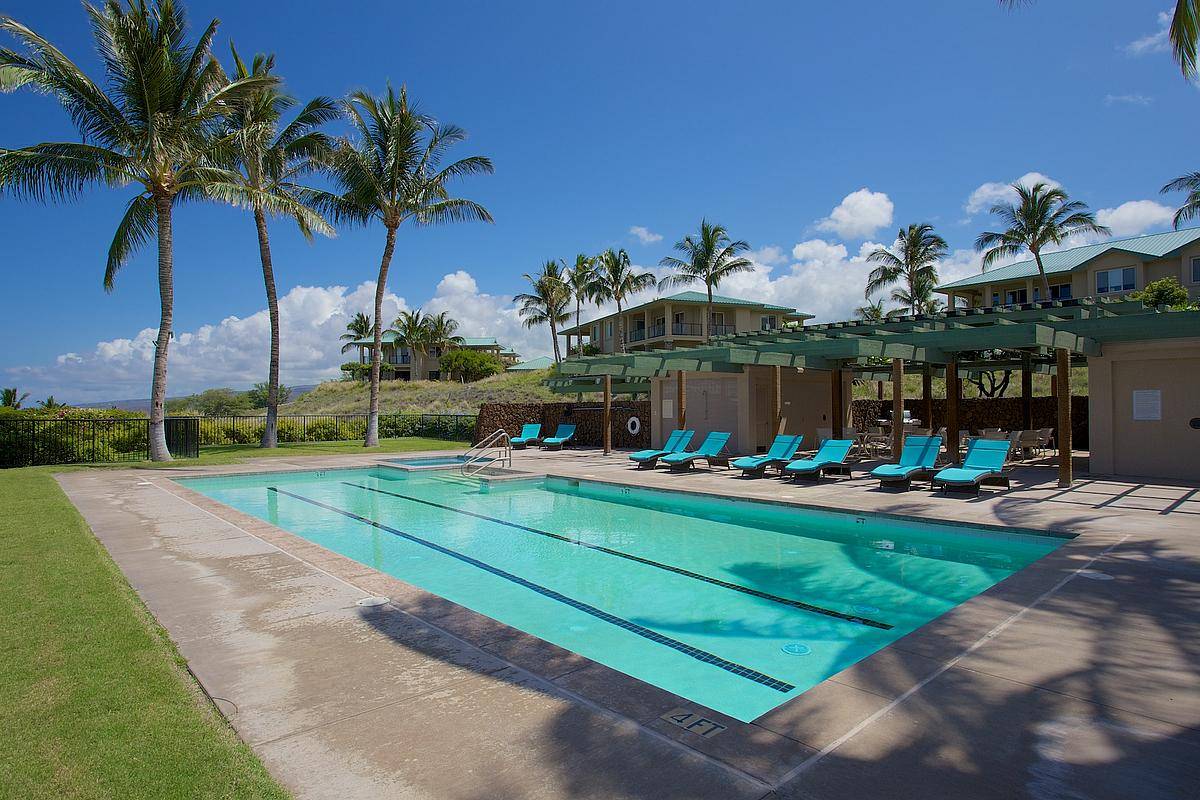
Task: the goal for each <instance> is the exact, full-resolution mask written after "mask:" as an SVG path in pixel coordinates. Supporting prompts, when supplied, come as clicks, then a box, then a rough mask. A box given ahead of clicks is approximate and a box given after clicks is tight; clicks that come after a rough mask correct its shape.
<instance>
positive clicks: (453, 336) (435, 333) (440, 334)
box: [426, 311, 463, 378]
mask: <svg viewBox="0 0 1200 800" xmlns="http://www.w3.org/2000/svg"><path fill="white" fill-rule="evenodd" d="M426 320H427V323H428V345H429V347H430V348H431V349H432V350H434V351H435V352H436V353H438V357H439V358H440V357H441V354H442V353H444V352H446V351H447V350H451V349H453V348H455V347H458V346H460V345H461V344H462V343H463V337H461V336H459V335H458V320H456V319H453V318H452V317H451V316H450V313H449V312H447V311H440V312H438V313H437V314H434V315H432V316H430V317H426ZM444 377H446V378H448V377H449V376H444Z"/></svg>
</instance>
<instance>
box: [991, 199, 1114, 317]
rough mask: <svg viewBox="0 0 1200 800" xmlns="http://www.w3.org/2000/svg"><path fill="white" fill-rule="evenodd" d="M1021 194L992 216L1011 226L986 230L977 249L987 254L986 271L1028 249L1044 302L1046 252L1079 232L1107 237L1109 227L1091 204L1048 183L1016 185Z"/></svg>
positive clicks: (999, 206) (1047, 282)
mask: <svg viewBox="0 0 1200 800" xmlns="http://www.w3.org/2000/svg"><path fill="white" fill-rule="evenodd" d="M1012 188H1013V191H1015V192H1016V193H1017V202H1016V203H996V204H995V205H994V206H992V208H991V213H992V214H995V215H996V216H997V217H999V218H1000V221H1001V222H1003V223H1004V224H1005V225H1007V226H1008V227H1007V229H1005V230H1003V231H999V232H994V231H985V232H984V233H981V234H979V238H977V239H976V240H975V249H976V250H980V251H984V253H983V268H984V269H987V268H988V266H989V265H991V264H992V263H993V262H995V261H996V259H998V258H1004V257H1011V256H1016V255H1020V254H1021V253H1023V252H1024V251H1026V250H1028V251H1029V252H1030V253H1032V254H1033V260H1034V262H1035V263H1036V264H1037V268H1038V275H1040V276H1041V278H1042V299H1044V300H1049V299H1050V280H1049V279H1048V278H1047V277H1046V268H1045V266H1043V265H1042V249H1043V248H1045V247H1046V246H1047V245H1057V244H1061V243H1062V242H1063V240H1064V239H1066V238H1067V237H1068V236H1071V235H1072V234H1076V233H1095V234H1099V235H1101V236H1107V235H1109V234H1111V233H1112V231H1110V230H1109V229H1108V228H1106V227H1104V226H1103V225H1099V224H1097V223H1096V216H1095V215H1094V214H1093V213H1092V212H1091V211H1089V210H1088V207H1087V205H1085V204H1084V203H1082V202H1080V201H1078V200H1071V199H1070V198H1069V197H1067V193H1066V192H1065V191H1063V190H1062V189H1061V188H1059V187H1056V186H1055V187H1051V186H1049V185H1048V184H1046V183H1035V184H1034V185H1033V186H1031V187H1029V188H1028V189H1027V188H1025V187H1024V186H1022V185H1020V184H1019V183H1014V184H1013V187H1012Z"/></svg>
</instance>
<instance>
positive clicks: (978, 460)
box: [933, 439, 1012, 494]
mask: <svg viewBox="0 0 1200 800" xmlns="http://www.w3.org/2000/svg"><path fill="white" fill-rule="evenodd" d="M1010 447H1012V442H1010V441H1009V440H1007V439H974V440H972V441H971V445H970V446H969V447H968V448H967V457H966V458H964V459H963V463H962V466H961V467H946V468H945V469H943V470H941V471H940V472H938V474H937V475H934V476H933V486H934V488H936V487H938V486H939V485H940V486H941V487H942V488H943V489H974V490H975V493H976V494H979V487H980V485H981V484H983V483H985V482H986V483H988V484H996V485H1000V486H1004V487H1007V486H1009V481H1008V473H1007V472H1006V471H1005V469H1004V462H1005V460H1006V459H1007V458H1008V449H1009V448H1010Z"/></svg>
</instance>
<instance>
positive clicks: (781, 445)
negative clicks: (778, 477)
mask: <svg viewBox="0 0 1200 800" xmlns="http://www.w3.org/2000/svg"><path fill="white" fill-rule="evenodd" d="M802 441H804V436H802V435H800V436H789V435H788V434H786V433H781V434H779V435H778V436H776V437H775V441H773V442H772V443H771V449H769V450H768V451H767V452H766V453H763V454H762V455H760V456H742V457H741V458H735V459H734V460H733V461H731V462H730V464H731V466H733V467H735V468H737V469H740V470H741V471H742V477H747V476H749V477H755V478H761V477H762V476H763V474H764V473H765V472H766V471H767V467H782V466H783V465H784V464H786V463H787V462H789V461H791V460H792V456H794V455H796V451H797V450H799V449H800V443H801V442H802Z"/></svg>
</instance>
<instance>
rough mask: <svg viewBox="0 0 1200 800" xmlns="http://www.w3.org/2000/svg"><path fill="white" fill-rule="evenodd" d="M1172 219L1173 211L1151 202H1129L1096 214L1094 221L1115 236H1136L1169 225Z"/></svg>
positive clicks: (1103, 209) (1101, 210) (1173, 216)
mask: <svg viewBox="0 0 1200 800" xmlns="http://www.w3.org/2000/svg"><path fill="white" fill-rule="evenodd" d="M1174 218H1175V211H1174V209H1172V208H1170V207H1168V206H1164V205H1163V204H1162V203H1156V202H1154V201H1153V200H1130V201H1129V202H1127V203H1122V204H1121V205H1119V206H1117V207H1116V208H1102V209H1100V210H1099V211H1097V212H1096V221H1097V222H1099V223H1100V224H1101V225H1103V226H1105V227H1107V228H1112V232H1113V234H1114V235H1116V236H1136V235H1137V234H1139V233H1144V232H1145V231H1147V230H1149V229H1151V228H1156V227H1160V226H1163V225H1170V224H1171V221H1172V220H1173V219H1174Z"/></svg>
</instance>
